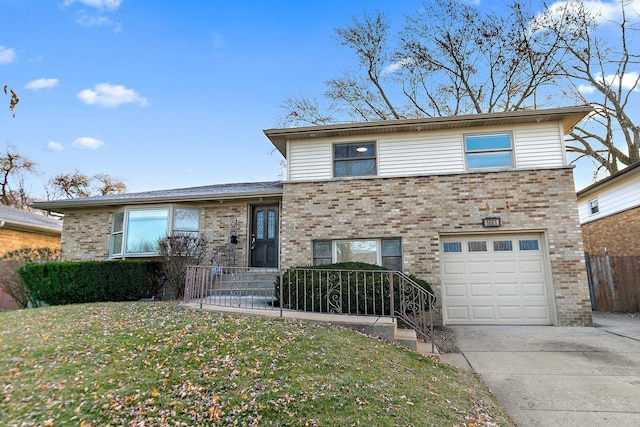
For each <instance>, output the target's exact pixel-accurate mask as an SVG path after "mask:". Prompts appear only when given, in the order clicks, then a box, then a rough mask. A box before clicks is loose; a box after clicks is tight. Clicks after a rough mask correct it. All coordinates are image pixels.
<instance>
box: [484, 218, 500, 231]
mask: <svg viewBox="0 0 640 427" xmlns="http://www.w3.org/2000/svg"><path fill="white" fill-rule="evenodd" d="M501 225H502V221H501V220H500V217H499V216H494V217H489V218H482V226H483V227H484V228H491V227H500V226H501Z"/></svg>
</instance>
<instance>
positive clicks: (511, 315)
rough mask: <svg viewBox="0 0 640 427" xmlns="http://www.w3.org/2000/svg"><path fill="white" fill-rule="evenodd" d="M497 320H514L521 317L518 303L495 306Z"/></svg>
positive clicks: (518, 319)
mask: <svg viewBox="0 0 640 427" xmlns="http://www.w3.org/2000/svg"><path fill="white" fill-rule="evenodd" d="M496 309H497V313H498V320H499V321H501V322H504V321H509V322H515V321H518V322H519V321H520V320H521V319H522V308H521V307H520V306H519V305H511V306H509V305H501V306H498V307H496Z"/></svg>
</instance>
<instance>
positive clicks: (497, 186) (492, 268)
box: [36, 107, 592, 326]
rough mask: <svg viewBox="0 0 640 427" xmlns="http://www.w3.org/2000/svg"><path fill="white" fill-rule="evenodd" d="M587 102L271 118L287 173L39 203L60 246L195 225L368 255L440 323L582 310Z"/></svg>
mask: <svg viewBox="0 0 640 427" xmlns="http://www.w3.org/2000/svg"><path fill="white" fill-rule="evenodd" d="M590 111H591V109H590V108H589V107H568V108H558V109H552V110H537V111H518V112H502V113H489V114H479V115H469V116H454V117H443V118H425V119H408V120H394V121H379V122H365V123H347V124H337V125H327V126H313V127H303V128H286V129H269V130H265V135H266V136H267V137H268V138H269V140H270V141H271V142H272V143H273V144H274V146H275V147H276V148H277V149H278V150H279V151H280V153H282V155H283V156H284V157H285V158H286V159H287V175H288V176H287V179H286V180H284V181H283V182H266V183H250V184H223V185H212V186H205V187H195V188H187V189H176V190H165V191H151V192H145V193H134V194H122V195H113V196H102V197H92V198H86V199H70V200H61V201H52V202H43V203H38V204H36V206H37V207H39V208H42V209H48V210H51V211H56V212H62V213H64V214H65V218H64V229H63V234H62V258H63V259H67V260H82V259H117V258H130V257H150V256H154V255H155V248H154V246H153V242H154V241H155V240H156V239H157V238H158V237H161V236H163V235H166V234H167V233H174V232H180V233H198V234H199V235H201V236H204V237H206V238H207V239H208V240H209V241H213V242H216V244H217V245H218V246H219V247H224V246H225V245H228V242H229V239H230V238H231V234H233V235H234V236H235V237H234V240H235V239H237V242H238V243H237V245H236V247H235V248H236V252H235V254H236V261H237V264H238V265H241V266H249V267H279V268H288V267H293V266H299V265H310V264H316V265H317V264H324V263H330V262H338V261H349V260H356V261H366V262H371V263H377V264H379V265H385V266H387V267H390V268H392V269H398V270H402V271H404V272H407V273H411V274H415V275H416V276H418V277H421V278H423V279H425V280H427V281H429V282H430V283H431V284H432V286H433V288H434V290H435V291H436V293H437V294H438V295H439V299H438V302H439V307H438V313H439V317H440V320H439V323H444V324H524V325H531V324H543V325H550V324H553V325H559V326H586V325H591V322H592V319H591V306H590V300H589V292H588V286H587V277H586V272H585V263H584V257H583V253H584V252H583V246H582V239H581V233H580V225H579V222H578V209H577V203H576V194H575V190H574V181H573V174H572V167H570V166H568V164H567V159H566V155H565V145H564V135H565V134H566V133H567V132H569V131H570V129H571V128H572V127H573V126H575V125H576V124H577V123H578V122H579V121H580V120H582V119H583V118H584V116H585V115H586V114H588V113H589V112H590Z"/></svg>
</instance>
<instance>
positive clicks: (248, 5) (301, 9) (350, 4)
mask: <svg viewBox="0 0 640 427" xmlns="http://www.w3.org/2000/svg"><path fill="white" fill-rule="evenodd" d="M421 3H422V2H421V1H410V0H398V1H393V2H390V1H385V0H371V1H365V0H359V1H351V0H342V1H335V0H324V1H217V0H210V1H186V2H173V1H166V2H162V1H151V0H138V1H136V0H0V28H2V32H1V34H0V83H2V84H8V85H9V86H10V87H12V88H13V89H15V90H16V91H17V92H18V93H19V95H20V104H19V105H18V107H17V111H16V118H15V119H12V118H11V115H10V113H9V112H8V111H7V112H5V113H2V114H0V144H1V145H2V148H3V149H4V146H5V144H7V143H10V144H13V145H14V146H15V147H16V148H17V149H18V151H19V152H20V153H22V154H24V155H26V156H28V157H29V158H31V160H33V161H35V162H36V163H38V165H39V169H40V171H41V175H39V176H34V177H28V179H27V182H26V187H27V189H28V190H29V192H30V193H31V194H32V195H35V196H40V197H44V192H43V186H44V184H45V182H46V180H47V179H48V178H50V177H51V176H53V175H55V174H58V173H67V172H71V171H73V170H74V169H79V170H80V171H81V172H84V173H86V174H90V175H91V174H97V173H103V172H104V173H108V174H110V175H111V176H113V177H115V178H117V179H119V180H122V181H123V182H124V183H125V184H126V185H127V187H128V191H129V192H138V191H147V190H156V189H164V188H179V187H189V186H198V185H208V184H215V183H226V182H251V181H267V180H277V179H280V178H281V175H280V174H281V170H280V167H279V162H280V160H281V158H280V155H279V153H274V152H273V149H272V146H271V144H270V142H269V141H268V139H267V138H266V137H265V136H264V134H263V133H262V131H263V129H267V128H272V127H275V126H277V122H278V117H279V116H280V115H282V110H281V108H280V107H279V106H280V105H281V104H282V103H283V102H284V101H285V100H286V99H287V98H289V97H296V96H300V95H320V94H321V93H322V92H323V91H324V85H323V82H324V81H325V80H327V79H329V78H332V77H337V76H339V75H340V74H341V71H342V70H344V69H345V68H347V67H349V66H350V65H352V63H351V62H350V56H349V52H348V51H347V50H345V49H343V48H341V47H340V46H338V44H337V43H336V41H335V39H334V29H335V28H336V27H342V26H345V25H347V24H348V23H349V22H351V19H352V16H354V15H355V16H361V15H362V13H363V11H364V10H367V11H369V12H373V11H375V10H376V9H379V10H382V11H384V12H385V13H386V15H387V17H388V18H390V19H391V24H392V29H393V30H396V29H399V27H400V26H401V25H402V23H403V14H406V13H410V12H412V11H415V10H417V9H418V8H419V7H420V5H421ZM474 3H477V4H479V3H480V2H479V1H475V2H474ZM3 99H5V101H4V102H3V105H5V104H8V97H4V98H3ZM3 108H4V107H3ZM0 111H1V110H0Z"/></svg>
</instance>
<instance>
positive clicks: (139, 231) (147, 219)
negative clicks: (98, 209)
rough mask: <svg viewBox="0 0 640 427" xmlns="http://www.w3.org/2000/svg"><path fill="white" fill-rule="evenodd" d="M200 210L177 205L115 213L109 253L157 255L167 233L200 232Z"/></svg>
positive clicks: (118, 255)
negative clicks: (159, 243)
mask: <svg viewBox="0 0 640 427" xmlns="http://www.w3.org/2000/svg"><path fill="white" fill-rule="evenodd" d="M199 230H200V210H199V209H188V208H183V207H176V206H163V207H154V208H143V209H138V208H127V209H124V210H121V211H118V212H115V213H114V214H113V224H112V227H111V241H110V244H109V257H110V258H119V257H128V256H155V255H157V254H158V241H159V240H160V239H162V238H163V237H165V236H167V235H170V234H172V235H190V236H196V237H197V236H198V234H199Z"/></svg>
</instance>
